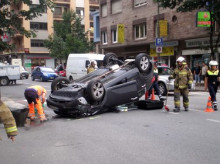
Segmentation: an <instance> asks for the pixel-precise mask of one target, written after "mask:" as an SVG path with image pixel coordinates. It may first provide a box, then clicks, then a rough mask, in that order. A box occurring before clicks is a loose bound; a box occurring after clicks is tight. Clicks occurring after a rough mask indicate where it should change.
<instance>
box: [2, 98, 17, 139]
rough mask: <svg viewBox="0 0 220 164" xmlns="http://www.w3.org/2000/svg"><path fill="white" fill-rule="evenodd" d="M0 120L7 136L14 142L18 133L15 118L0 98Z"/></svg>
mask: <svg viewBox="0 0 220 164" xmlns="http://www.w3.org/2000/svg"><path fill="white" fill-rule="evenodd" d="M0 120H1V121H2V122H3V124H4V127H5V131H6V133H7V136H8V138H9V139H11V140H12V141H13V142H14V140H15V136H16V135H17V133H18V130H17V126H16V123H15V119H14V117H13V115H12V113H11V111H10V109H9V108H8V107H7V106H6V105H5V104H4V103H3V102H2V101H1V100H0ZM0 140H1V138H0Z"/></svg>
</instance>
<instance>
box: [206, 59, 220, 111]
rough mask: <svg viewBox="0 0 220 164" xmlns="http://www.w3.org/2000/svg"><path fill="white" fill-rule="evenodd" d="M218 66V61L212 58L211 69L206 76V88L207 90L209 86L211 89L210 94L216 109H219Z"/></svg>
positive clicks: (219, 78)
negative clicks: (217, 98)
mask: <svg viewBox="0 0 220 164" xmlns="http://www.w3.org/2000/svg"><path fill="white" fill-rule="evenodd" d="M217 66H218V62H217V61H214V60H211V61H210V62H209V67H210V69H209V70H208V71H207V73H206V77H205V90H207V88H208V89H209V94H210V96H211V100H212V104H213V108H214V110H215V111H217V110H218V108H217V101H216V93H217V89H218V85H219V82H220V73H219V70H218V69H217Z"/></svg>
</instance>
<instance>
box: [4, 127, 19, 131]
mask: <svg viewBox="0 0 220 164" xmlns="http://www.w3.org/2000/svg"><path fill="white" fill-rule="evenodd" d="M5 130H6V132H7V133H11V132H14V131H17V130H18V129H17V127H16V126H13V127H10V128H5Z"/></svg>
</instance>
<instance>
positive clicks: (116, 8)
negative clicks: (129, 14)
mask: <svg viewBox="0 0 220 164" xmlns="http://www.w3.org/2000/svg"><path fill="white" fill-rule="evenodd" d="M121 11H122V2H121V0H115V1H112V14H115V13H118V12H121Z"/></svg>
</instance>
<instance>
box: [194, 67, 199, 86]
mask: <svg viewBox="0 0 220 164" xmlns="http://www.w3.org/2000/svg"><path fill="white" fill-rule="evenodd" d="M200 75H201V68H200V66H199V64H198V63H197V64H196V67H195V69H194V76H195V80H196V86H197V85H199V84H200V83H201V80H200Z"/></svg>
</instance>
